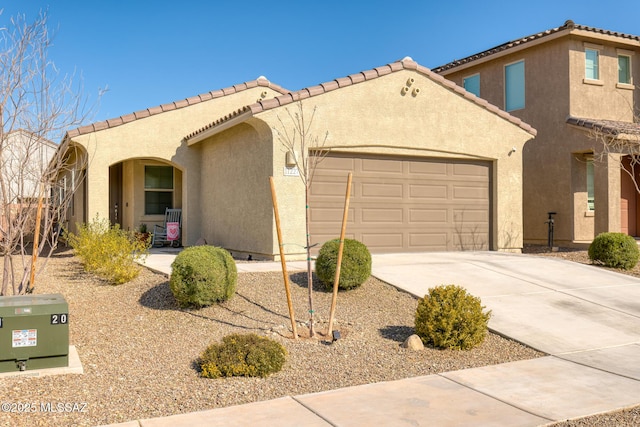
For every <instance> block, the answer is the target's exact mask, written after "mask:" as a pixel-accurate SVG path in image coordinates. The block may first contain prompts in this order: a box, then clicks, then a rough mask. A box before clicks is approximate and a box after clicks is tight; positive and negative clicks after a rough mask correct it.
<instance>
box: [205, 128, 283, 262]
mask: <svg viewBox="0 0 640 427" xmlns="http://www.w3.org/2000/svg"><path fill="white" fill-rule="evenodd" d="M250 123H252V124H253V126H251V125H249V124H245V123H242V124H240V125H238V126H235V127H233V128H231V129H229V130H227V131H225V132H222V133H220V134H218V135H215V136H214V137H213V138H210V139H208V140H207V141H205V142H203V143H200V144H197V145H195V146H194V147H193V150H195V151H197V152H198V153H199V155H200V156H201V157H202V177H203V178H202V186H201V191H200V196H199V197H200V199H201V206H202V214H201V215H202V236H203V237H204V238H205V239H206V241H207V243H209V244H213V245H216V246H222V247H224V248H226V249H228V250H229V251H230V252H231V253H232V254H233V255H234V256H237V257H243V256H248V255H252V257H253V258H254V259H260V258H265V257H266V258H270V257H271V255H272V248H273V234H272V226H271V224H272V219H273V215H272V212H273V211H272V207H271V193H270V190H269V176H271V175H272V173H273V172H272V171H273V166H272V159H273V156H272V146H271V143H270V133H271V132H270V130H269V129H268V128H266V126H265V125H264V123H261V122H257V121H255V120H253V121H250Z"/></svg>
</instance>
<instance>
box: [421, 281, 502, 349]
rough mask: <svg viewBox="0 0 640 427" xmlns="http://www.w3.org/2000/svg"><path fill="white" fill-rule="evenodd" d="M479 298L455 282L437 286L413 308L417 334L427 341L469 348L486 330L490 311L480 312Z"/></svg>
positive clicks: (436, 345) (434, 344) (484, 334)
mask: <svg viewBox="0 0 640 427" xmlns="http://www.w3.org/2000/svg"><path fill="white" fill-rule="evenodd" d="M483 309H484V306H482V305H481V303H480V299H479V298H477V297H474V296H472V295H470V294H468V293H467V291H465V290H464V288H462V287H460V286H456V285H447V286H437V287H435V288H431V289H429V293H428V294H427V295H425V296H424V298H420V300H419V301H418V308H417V310H416V319H415V329H416V334H417V335H418V336H419V337H420V338H421V339H422V342H423V343H424V344H426V345H432V346H434V347H438V348H448V349H454V350H469V349H471V348H473V347H475V346H476V345H478V344H480V343H481V342H482V341H483V340H484V338H485V336H486V334H487V324H488V323H489V318H490V317H491V312H490V311H489V312H486V313H483V312H482V310H483Z"/></svg>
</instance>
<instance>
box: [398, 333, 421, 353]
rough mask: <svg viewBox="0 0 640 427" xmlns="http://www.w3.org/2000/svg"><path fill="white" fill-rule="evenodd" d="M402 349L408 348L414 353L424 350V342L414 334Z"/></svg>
mask: <svg viewBox="0 0 640 427" xmlns="http://www.w3.org/2000/svg"><path fill="white" fill-rule="evenodd" d="M401 347H402V348H408V349H409V350H413V351H420V350H424V344H422V340H421V339H420V337H419V336H417V335H416V334H413V335H411V336H410V337H409V338H407V339H406V340H404V342H403V343H402V346H401Z"/></svg>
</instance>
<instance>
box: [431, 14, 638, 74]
mask: <svg viewBox="0 0 640 427" xmlns="http://www.w3.org/2000/svg"><path fill="white" fill-rule="evenodd" d="M573 30H582V31H589V32H592V33H595V34H603V35H608V36H614V37H619V38H622V39H627V40H635V41H640V36H634V35H631V34H625V33H618V32H615V31H609V30H603V29H600V28H594V27H587V26H586V25H578V24H576V23H574V22H573V21H571V20H568V21H566V22H565V23H564V25H562V26H561V27H557V28H552V29H550V30H546V31H543V32H541V33H536V34H532V35H530V36H526V37H522V38H519V39H516V40H512V41H509V42H507V43H504V44H501V45H500V46H496V47H493V48H491V49H488V50H485V51H484V52H480V53H476V54H474V55H471V56H467V57H466V58H463V59H456V60H454V61H452V62H449V63H448V64H445V65H441V66H439V67H435V68H434V69H433V72H434V73H442V72H443V71H447V70H450V69H452V68H456V67H459V66H460V65H464V64H467V63H469V62H473V61H476V60H478V59H481V58H484V57H487V56H490V55H494V54H496V53H499V52H503V51H506V50H509V49H512V48H515V47H518V46H521V45H523V44H526V43H529V42H532V41H535V40H540V39H543V38H545V37H548V36H551V35H553V34H558V33H561V32H563V31H565V32H566V33H567V34H568V33H570V32H571V31H573Z"/></svg>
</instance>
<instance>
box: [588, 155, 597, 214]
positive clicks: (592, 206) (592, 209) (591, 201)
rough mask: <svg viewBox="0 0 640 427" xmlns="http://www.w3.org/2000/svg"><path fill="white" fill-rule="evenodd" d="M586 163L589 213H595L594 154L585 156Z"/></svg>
mask: <svg viewBox="0 0 640 427" xmlns="http://www.w3.org/2000/svg"><path fill="white" fill-rule="evenodd" d="M585 161H586V171H585V172H586V173H585V175H586V181H587V212H595V210H596V209H595V169H594V163H593V154H587V155H585ZM589 190H591V191H589ZM589 193H591V194H589Z"/></svg>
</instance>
